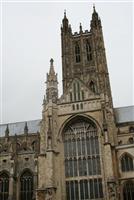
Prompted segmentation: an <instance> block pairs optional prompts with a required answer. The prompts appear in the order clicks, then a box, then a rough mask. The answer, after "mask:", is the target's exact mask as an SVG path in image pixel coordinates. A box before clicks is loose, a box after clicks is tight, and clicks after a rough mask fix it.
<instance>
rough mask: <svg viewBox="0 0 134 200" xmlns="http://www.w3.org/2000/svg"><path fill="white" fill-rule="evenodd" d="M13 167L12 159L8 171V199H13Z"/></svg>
mask: <svg viewBox="0 0 134 200" xmlns="http://www.w3.org/2000/svg"><path fill="white" fill-rule="evenodd" d="M13 167H14V160H11V171H10V178H9V196H8V200H13V187H14V179H13V171H14V170H13Z"/></svg>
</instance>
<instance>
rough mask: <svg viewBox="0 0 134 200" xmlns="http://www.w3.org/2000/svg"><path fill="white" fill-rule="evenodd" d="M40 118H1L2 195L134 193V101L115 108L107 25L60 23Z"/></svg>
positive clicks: (86, 198) (29, 199) (40, 197)
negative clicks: (58, 58) (58, 56)
mask: <svg viewBox="0 0 134 200" xmlns="http://www.w3.org/2000/svg"><path fill="white" fill-rule="evenodd" d="M61 43H62V76H63V94H62V96H61V97H58V80H57V74H56V73H55V70H54V61H53V59H51V60H50V70H49V73H48V74H47V80H46V95H45V97H44V101H43V111H42V119H41V120H34V121H28V122H18V123H12V124H8V125H5V124H2V125H0V134H1V137H0V200H90V199H91V200H134V107H133V106H129V107H122V108H113V103H112V95H111V89H110V82H109V74H108V68H107V61H106V54H105V47H104V40H103V33H102V25H101V20H100V18H99V16H98V13H97V12H96V10H95V7H94V8H93V13H92V19H91V23H90V30H89V31H88V30H86V31H83V30H82V25H81V24H80V29H79V33H76V32H75V33H72V30H71V26H70V24H69V21H68V19H67V17H66V13H65V14H64V19H63V21H62V27H61Z"/></svg>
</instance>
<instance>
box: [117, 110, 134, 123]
mask: <svg viewBox="0 0 134 200" xmlns="http://www.w3.org/2000/svg"><path fill="white" fill-rule="evenodd" d="M114 112H115V118H116V122H117V123H125V122H134V106H127V107H120V108H114Z"/></svg>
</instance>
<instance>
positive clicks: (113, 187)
mask: <svg viewBox="0 0 134 200" xmlns="http://www.w3.org/2000/svg"><path fill="white" fill-rule="evenodd" d="M108 193H109V199H110V200H116V199H117V198H116V184H115V183H114V182H110V183H108Z"/></svg>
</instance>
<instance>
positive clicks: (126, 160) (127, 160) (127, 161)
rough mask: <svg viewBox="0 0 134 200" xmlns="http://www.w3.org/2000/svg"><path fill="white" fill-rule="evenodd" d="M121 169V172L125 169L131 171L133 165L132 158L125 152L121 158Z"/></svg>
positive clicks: (133, 168)
mask: <svg viewBox="0 0 134 200" xmlns="http://www.w3.org/2000/svg"><path fill="white" fill-rule="evenodd" d="M121 169H122V171H123V172H127V171H133V170H134V165H133V159H132V157H131V156H130V155H128V154H125V155H123V156H122V158H121Z"/></svg>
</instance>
